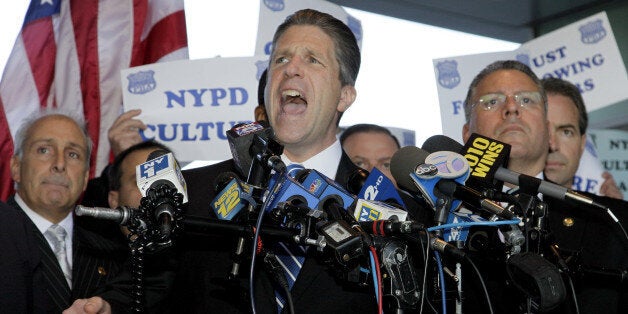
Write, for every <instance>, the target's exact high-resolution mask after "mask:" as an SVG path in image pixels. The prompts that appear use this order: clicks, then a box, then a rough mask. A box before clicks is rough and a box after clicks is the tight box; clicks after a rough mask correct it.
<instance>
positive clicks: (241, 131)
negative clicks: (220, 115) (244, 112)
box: [232, 122, 264, 136]
mask: <svg viewBox="0 0 628 314" xmlns="http://www.w3.org/2000/svg"><path fill="white" fill-rule="evenodd" d="M263 128H264V126H263V125H261V124H259V123H258V122H251V123H247V124H244V125H241V126H236V127H234V128H233V129H232V130H233V131H234V132H235V133H236V134H237V135H238V136H243V135H246V134H250V133H253V132H257V131H258V130H261V129H263Z"/></svg>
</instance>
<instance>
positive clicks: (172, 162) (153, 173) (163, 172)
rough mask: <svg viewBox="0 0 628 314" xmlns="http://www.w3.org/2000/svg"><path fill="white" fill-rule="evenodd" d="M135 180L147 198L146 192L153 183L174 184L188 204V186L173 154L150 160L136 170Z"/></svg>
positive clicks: (184, 201) (143, 195)
mask: <svg viewBox="0 0 628 314" xmlns="http://www.w3.org/2000/svg"><path fill="white" fill-rule="evenodd" d="M135 178H136V180H137V187H138V188H139V189H140V193H141V194H142V197H146V192H147V191H148V189H149V188H150V187H151V186H152V185H153V183H155V182H157V181H159V180H164V181H167V182H169V183H170V184H172V185H173V186H174V187H175V188H176V189H177V191H179V192H180V193H181V194H183V203H187V201H188V196H187V193H186V191H187V185H186V184H185V179H183V175H182V174H181V168H180V167H179V165H178V163H177V160H176V159H175V158H174V156H173V155H172V153H168V154H165V155H162V156H159V157H157V158H155V159H151V160H148V161H146V162H144V163H142V164H139V165H137V167H136V168H135Z"/></svg>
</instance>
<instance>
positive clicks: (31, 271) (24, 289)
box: [0, 197, 127, 313]
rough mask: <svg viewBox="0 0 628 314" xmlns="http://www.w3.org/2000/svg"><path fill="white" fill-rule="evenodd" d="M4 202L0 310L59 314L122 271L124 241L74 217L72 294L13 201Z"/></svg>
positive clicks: (48, 250) (42, 240)
mask: <svg viewBox="0 0 628 314" xmlns="http://www.w3.org/2000/svg"><path fill="white" fill-rule="evenodd" d="M8 204H9V205H11V206H7V208H2V211H1V212H0V224H1V225H0V230H2V231H1V235H0V245H2V246H1V247H0V250H1V251H2V254H0V261H1V262H0V269H1V271H0V273H1V274H0V279H1V280H0V291H2V292H0V311H2V312H6V313H31V312H33V313H61V312H62V311H63V310H64V309H66V308H68V307H69V306H70V305H71V304H72V302H73V301H74V300H75V299H78V298H86V297H91V296H94V295H95V294H96V293H97V291H98V290H99V289H101V288H104V286H105V282H106V281H107V280H109V279H110V278H112V277H113V276H115V275H116V274H117V273H118V272H119V271H120V269H121V267H122V264H123V262H124V259H125V257H126V251H127V249H126V247H125V246H124V243H120V242H117V241H115V240H114V239H113V238H107V237H104V236H102V235H100V234H97V233H94V232H92V231H90V230H88V229H85V228H83V227H82V222H83V220H82V219H78V217H75V220H74V234H73V238H72V243H73V263H72V264H73V266H72V286H73V287H72V289H71V290H70V287H69V286H68V283H67V281H66V280H65V277H64V275H63V272H62V271H61V267H60V266H59V263H58V262H57V259H56V257H55V255H54V253H53V252H52V249H51V248H50V245H49V244H48V242H47V241H46V239H45V238H44V236H43V235H42V234H41V232H39V230H38V229H37V227H36V226H35V224H34V223H33V222H32V221H31V220H30V218H29V217H28V216H27V215H26V213H24V211H23V210H22V209H21V208H20V207H19V205H18V204H17V203H16V202H15V199H14V198H13V197H11V198H10V199H9V200H8ZM5 292H6V293H5ZM5 305H6V306H5ZM13 309H15V311H13Z"/></svg>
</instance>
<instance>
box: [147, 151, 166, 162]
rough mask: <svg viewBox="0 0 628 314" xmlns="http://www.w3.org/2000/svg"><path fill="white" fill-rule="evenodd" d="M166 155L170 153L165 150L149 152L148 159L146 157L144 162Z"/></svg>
mask: <svg viewBox="0 0 628 314" xmlns="http://www.w3.org/2000/svg"><path fill="white" fill-rule="evenodd" d="M168 153H170V152H169V151H167V150H165V149H157V150H154V151H152V152H150V154H148V157H146V161H149V160H153V159H155V158H157V157H161V156H163V155H167V154H168Z"/></svg>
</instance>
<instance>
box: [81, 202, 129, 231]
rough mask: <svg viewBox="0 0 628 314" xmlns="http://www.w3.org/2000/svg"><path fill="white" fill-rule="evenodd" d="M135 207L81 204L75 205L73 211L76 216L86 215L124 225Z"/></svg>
mask: <svg viewBox="0 0 628 314" xmlns="http://www.w3.org/2000/svg"><path fill="white" fill-rule="evenodd" d="M136 210H137V209H132V208H129V207H126V206H120V207H118V208H106V207H87V206H83V205H76V207H75V208H74V213H76V215H77V216H87V217H93V218H96V219H104V220H113V221H114V222H116V223H118V224H120V225H122V226H126V224H127V223H128V222H129V221H130V220H131V217H133V213H134V212H135V211H136Z"/></svg>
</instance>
